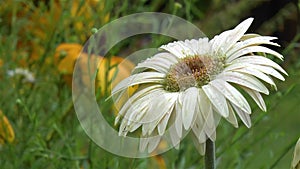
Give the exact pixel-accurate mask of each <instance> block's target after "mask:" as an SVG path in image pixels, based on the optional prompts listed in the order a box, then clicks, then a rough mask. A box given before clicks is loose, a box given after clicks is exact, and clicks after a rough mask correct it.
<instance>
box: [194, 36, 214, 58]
mask: <svg viewBox="0 0 300 169" xmlns="http://www.w3.org/2000/svg"><path fill="white" fill-rule="evenodd" d="M198 41H199V42H198V47H197V54H198V55H200V56H201V55H205V54H207V53H208V52H209V51H210V48H211V46H210V44H209V40H208V38H200V39H199V40H198Z"/></svg>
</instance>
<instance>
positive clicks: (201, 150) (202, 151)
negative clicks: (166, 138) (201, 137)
mask: <svg viewBox="0 0 300 169" xmlns="http://www.w3.org/2000/svg"><path fill="white" fill-rule="evenodd" d="M192 138H193V139H192V140H193V143H194V146H195V148H196V149H197V151H198V152H199V154H200V155H204V154H205V145H206V143H205V141H206V139H205V141H204V142H203V143H199V141H198V139H196V138H194V137H192Z"/></svg>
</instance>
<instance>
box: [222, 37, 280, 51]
mask: <svg viewBox="0 0 300 169" xmlns="http://www.w3.org/2000/svg"><path fill="white" fill-rule="evenodd" d="M274 39H277V38H276V37H271V36H258V37H254V38H250V39H247V40H245V41H240V42H238V43H236V44H235V45H234V46H233V47H232V48H231V49H230V50H229V51H228V52H227V55H228V56H230V55H232V54H233V53H235V52H237V51H239V50H241V49H243V48H245V47H248V46H254V45H261V44H266V45H273V46H279V45H278V44H277V43H274V42H270V41H271V40H274Z"/></svg>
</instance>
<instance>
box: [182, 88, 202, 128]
mask: <svg viewBox="0 0 300 169" xmlns="http://www.w3.org/2000/svg"><path fill="white" fill-rule="evenodd" d="M182 97H183V103H182V121H183V126H184V129H185V130H188V129H189V128H190V126H191V125H192V121H193V117H194V114H195V112H196V111H197V110H196V108H197V107H198V106H199V105H198V89H197V88H196V87H191V88H188V89H187V90H186V91H184V93H183V95H182Z"/></svg>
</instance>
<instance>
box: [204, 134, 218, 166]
mask: <svg viewBox="0 0 300 169" xmlns="http://www.w3.org/2000/svg"><path fill="white" fill-rule="evenodd" d="M215 161H216V156H215V142H213V141H211V140H210V139H209V138H208V139H207V140H206V147H205V169H215V168H216V164H215Z"/></svg>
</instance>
